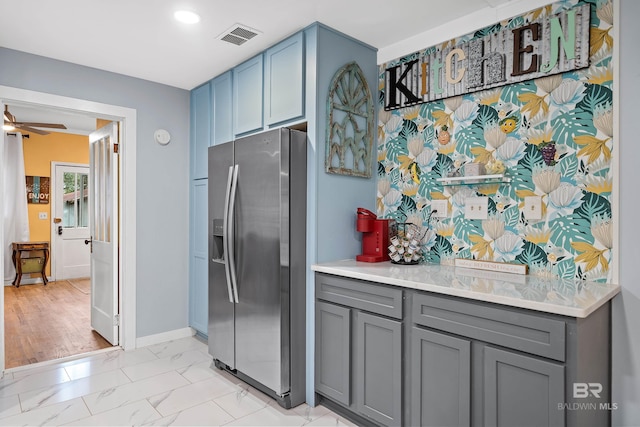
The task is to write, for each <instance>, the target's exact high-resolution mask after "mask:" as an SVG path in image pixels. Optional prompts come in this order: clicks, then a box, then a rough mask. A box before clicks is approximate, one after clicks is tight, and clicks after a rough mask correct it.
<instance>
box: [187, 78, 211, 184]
mask: <svg viewBox="0 0 640 427" xmlns="http://www.w3.org/2000/svg"><path fill="white" fill-rule="evenodd" d="M191 129H192V135H191V138H192V145H191V146H192V152H191V155H192V157H191V160H192V162H191V164H192V165H193V166H192V168H191V172H192V174H193V175H192V178H193V179H200V178H206V177H207V173H208V171H207V148H208V147H209V144H210V142H209V141H210V140H211V89H210V86H209V83H205V84H203V85H202V86H198V87H197V88H195V89H193V90H192V91H191Z"/></svg>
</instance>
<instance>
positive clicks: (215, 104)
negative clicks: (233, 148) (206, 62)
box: [211, 71, 233, 145]
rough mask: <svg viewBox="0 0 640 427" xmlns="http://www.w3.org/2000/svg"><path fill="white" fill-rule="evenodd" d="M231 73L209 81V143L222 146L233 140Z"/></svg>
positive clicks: (228, 72)
mask: <svg viewBox="0 0 640 427" xmlns="http://www.w3.org/2000/svg"><path fill="white" fill-rule="evenodd" d="M231 81H232V78H231V71H227V72H226V73H224V74H222V75H220V76H218V77H216V78H215V79H213V80H212V81H211V108H212V110H213V111H212V112H211V113H212V120H211V140H212V141H211V143H212V145H217V144H224V143H225V142H229V141H231V140H232V139H233V120H232V117H233V88H232V85H231Z"/></svg>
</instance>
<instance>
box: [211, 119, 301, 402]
mask: <svg viewBox="0 0 640 427" xmlns="http://www.w3.org/2000/svg"><path fill="white" fill-rule="evenodd" d="M306 139H307V138H306V133H304V132H301V131H297V130H293V129H287V128H282V129H275V130H271V131H267V132H264V133H260V134H257V135H252V136H248V137H244V138H240V139H237V140H235V141H232V142H228V143H226V144H221V145H216V146H213V147H210V148H209V152H208V155H209V159H208V160H209V181H208V186H209V324H208V340H209V353H210V354H211V355H212V356H213V359H214V364H215V366H216V367H218V368H219V369H224V370H227V371H229V372H231V373H232V374H234V375H235V376H237V377H238V378H240V379H242V380H243V381H245V382H247V383H249V384H251V385H252V386H254V387H256V388H258V389H259V390H261V391H263V392H265V393H267V394H269V395H271V396H272V397H274V398H275V399H276V400H277V401H278V403H279V404H280V405H281V406H284V407H286V408H290V407H293V406H297V405H299V404H301V403H303V402H304V401H305V277H306V267H305V265H306V243H305V242H306V203H307V198H306V187H307V186H306V164H307V157H306V145H307V142H306Z"/></svg>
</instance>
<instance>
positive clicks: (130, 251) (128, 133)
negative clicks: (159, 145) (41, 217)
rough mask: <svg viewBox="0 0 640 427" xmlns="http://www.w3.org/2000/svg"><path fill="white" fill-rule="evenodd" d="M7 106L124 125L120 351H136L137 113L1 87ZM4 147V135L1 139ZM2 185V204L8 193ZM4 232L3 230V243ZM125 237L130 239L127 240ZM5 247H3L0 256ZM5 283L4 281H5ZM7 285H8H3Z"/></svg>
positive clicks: (0, 339)
mask: <svg viewBox="0 0 640 427" xmlns="http://www.w3.org/2000/svg"><path fill="white" fill-rule="evenodd" d="M5 103H20V104H31V105H38V106H41V107H43V108H52V109H62V110H67V111H74V112H77V113H80V114H86V115H89V116H92V117H100V118H103V119H109V120H113V121H119V122H121V124H122V141H121V146H120V168H119V172H118V175H119V182H120V185H119V187H120V188H119V192H118V196H119V198H120V200H119V208H118V209H119V212H118V214H119V217H120V227H119V233H120V251H119V254H118V264H119V268H118V279H119V284H118V290H119V294H120V298H119V303H118V305H119V312H120V331H119V332H120V333H119V336H120V347H122V348H123V349H124V350H133V349H135V348H136V114H137V113H136V110H135V109H133V108H127V107H121V106H117V105H110V104H103V103H100V102H94V101H88V100H84V99H79V98H71V97H66V96H60V95H53V94H49V93H44V92H36V91H31V90H26V89H18V88H14V87H9V86H2V85H0V109H2V110H4V104H5ZM0 142H1V143H2V144H4V143H5V142H4V132H2V134H1V135H0ZM3 157H4V150H0V164H2V162H3V161H4V159H3ZM1 178H2V177H1V176H0V179H1ZM1 184H2V183H1V182H0V200H3V197H4V189H3V186H2V185H1ZM3 234H4V230H3V228H2V227H0V241H4V240H3V237H4V236H3ZM123 236H127V238H126V239H124V238H123ZM3 255H4V247H2V246H0V256H3ZM0 276H1V277H3V278H4V264H3V263H0ZM3 282H4V281H3ZM3 285H4V283H3ZM0 319H1V320H0V369H1V371H0V372H2V373H4V369H5V357H4V351H5V339H4V292H0Z"/></svg>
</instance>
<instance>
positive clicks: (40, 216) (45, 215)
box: [38, 212, 49, 219]
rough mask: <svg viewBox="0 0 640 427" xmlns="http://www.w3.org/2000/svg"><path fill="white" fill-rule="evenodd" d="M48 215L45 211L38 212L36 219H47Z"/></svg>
mask: <svg viewBox="0 0 640 427" xmlns="http://www.w3.org/2000/svg"><path fill="white" fill-rule="evenodd" d="M48 217H49V215H48V214H47V213H46V212H38V219H47V218H48Z"/></svg>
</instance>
